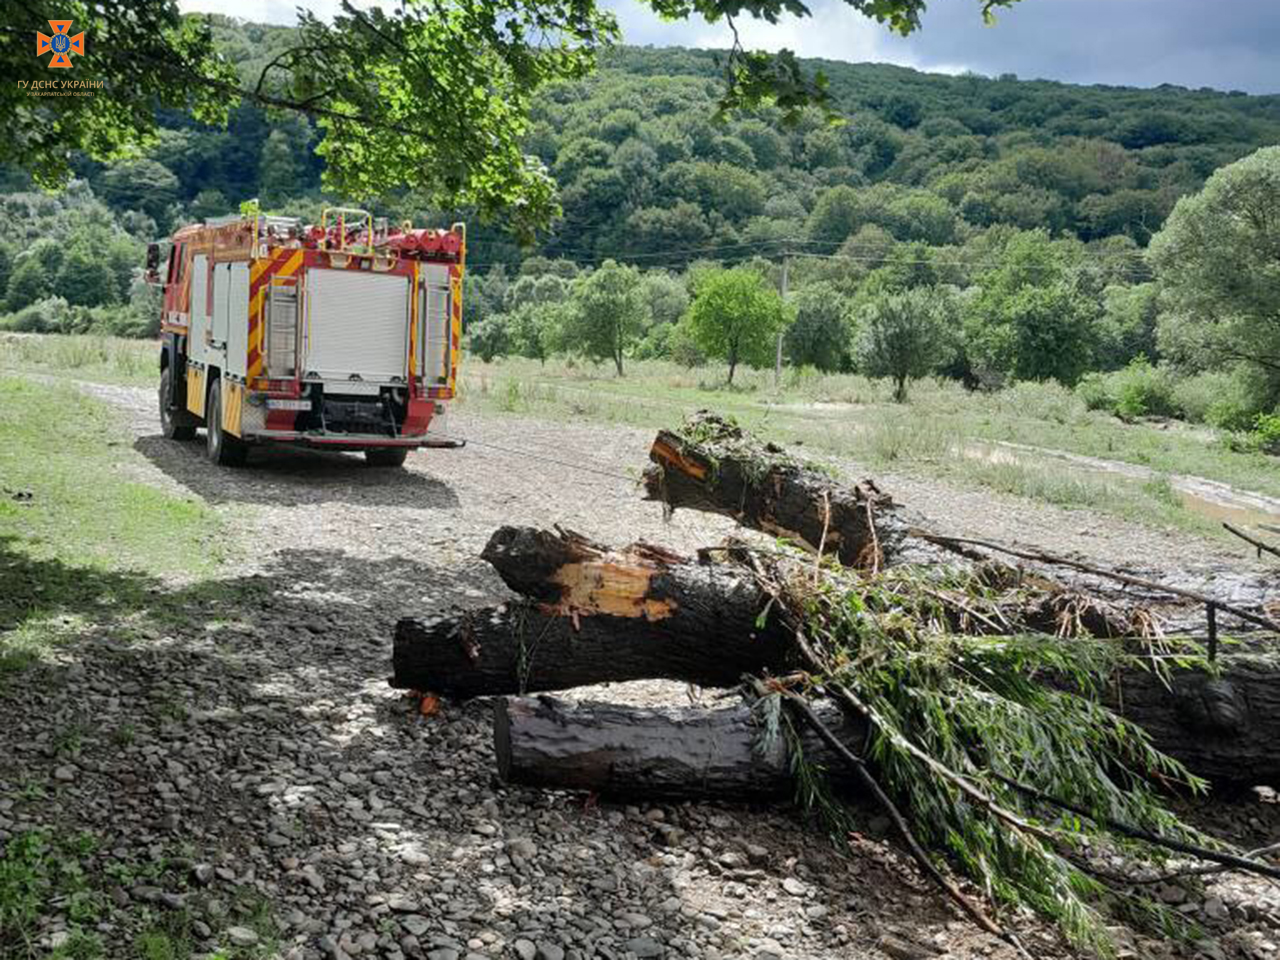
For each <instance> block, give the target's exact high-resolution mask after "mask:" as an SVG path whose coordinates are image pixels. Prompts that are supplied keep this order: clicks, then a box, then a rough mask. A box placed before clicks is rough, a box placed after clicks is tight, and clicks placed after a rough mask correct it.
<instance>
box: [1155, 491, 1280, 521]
mask: <svg viewBox="0 0 1280 960" xmlns="http://www.w3.org/2000/svg"><path fill="white" fill-rule="evenodd" d="M1175 492H1176V493H1177V494H1178V499H1179V500H1180V501H1181V502H1182V505H1183V506H1184V507H1185V508H1186V509H1188V510H1190V511H1191V512H1192V513H1198V514H1200V516H1202V517H1208V518H1209V519H1210V520H1217V521H1219V522H1222V521H1226V522H1227V523H1229V524H1231V525H1232V526H1233V527H1260V528H1262V529H1264V530H1270V531H1272V532H1276V531H1280V513H1271V512H1266V511H1259V510H1251V509H1249V508H1248V507H1242V506H1235V505H1232V504H1227V503H1220V502H1218V501H1216V500H1210V499H1208V498H1206V497H1202V496H1200V495H1199V494H1197V493H1196V492H1195V491H1192V490H1179V489H1177V488H1176V487H1175Z"/></svg>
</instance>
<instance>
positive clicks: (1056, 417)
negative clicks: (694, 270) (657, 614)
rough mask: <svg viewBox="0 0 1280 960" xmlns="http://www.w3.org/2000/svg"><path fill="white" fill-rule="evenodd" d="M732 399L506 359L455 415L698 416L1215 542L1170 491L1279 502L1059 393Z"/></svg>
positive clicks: (1186, 436)
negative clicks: (1015, 449) (1062, 456)
mask: <svg viewBox="0 0 1280 960" xmlns="http://www.w3.org/2000/svg"><path fill="white" fill-rule="evenodd" d="M738 379H739V380H740V382H736V383H735V384H734V386H733V387H732V388H727V387H726V386H725V385H724V383H723V372H722V371H721V370H720V369H718V368H706V369H701V370H699V369H694V370H687V369H685V368H682V367H679V366H676V365H674V364H669V363H662V362H645V363H633V364H631V366H630V368H629V370H628V373H627V375H626V376H625V377H621V378H619V377H617V376H615V375H614V374H613V372H612V371H611V370H607V369H605V368H604V367H594V366H582V365H575V364H570V363H565V362H563V361H549V362H547V363H545V364H540V363H538V362H536V361H528V360H512V359H508V360H503V361H499V362H495V363H491V364H484V363H481V362H479V361H477V360H475V359H469V360H468V362H467V364H466V366H465V367H464V373H463V383H462V401H461V402H462V403H465V404H467V405H468V406H470V407H472V408H478V409H481V410H487V411H493V412H498V413H503V412H505V413H525V414H531V415H537V416H551V417H556V416H559V417H571V418H585V419H591V420H599V421H604V422H617V423H627V424H633V425H637V426H645V427H656V426H659V425H670V424H672V423H675V422H678V420H679V418H680V417H682V416H683V415H684V414H685V413H687V412H689V411H692V410H696V409H699V408H702V407H707V408H711V409H714V410H716V411H719V412H722V413H730V414H732V415H734V416H735V417H737V418H738V420H739V421H740V422H741V423H743V424H744V425H745V426H748V427H751V428H753V429H757V430H760V431H762V432H764V433H766V434H767V435H768V436H769V437H771V438H773V439H775V440H778V441H781V442H787V443H800V444H803V445H804V447H805V448H807V449H809V450H811V451H812V452H814V453H815V454H823V453H825V454H829V455H835V456H840V457H849V458H853V459H856V460H858V461H860V462H862V463H865V464H866V465H867V466H869V467H872V468H874V469H880V470H893V471H897V472H902V473H909V474H914V475H919V476H927V477H940V478H943V479H947V480H954V481H956V482H959V483H963V484H966V485H975V486H980V487H985V488H990V489H994V490H998V491H1000V492H1003V493H1010V494H1018V495H1022V496H1027V497H1030V498H1032V499H1035V500H1040V501H1044V502H1048V503H1053V504H1058V505H1061V506H1067V507H1084V508H1089V509H1095V510H1099V511H1102V512H1105V513H1111V514H1115V515H1118V516H1123V517H1127V518H1130V519H1135V520H1139V521H1142V522H1146V523H1149V524H1153V525H1156V526H1176V527H1180V528H1183V529H1189V530H1193V531H1197V532H1202V533H1213V534H1214V535H1218V534H1220V533H1221V531H1220V527H1219V523H1218V521H1217V520H1216V519H1214V518H1211V517H1207V516H1204V515H1202V514H1200V513H1199V512H1197V511H1196V510H1195V509H1189V508H1188V506H1187V505H1186V504H1185V503H1184V501H1183V499H1182V498H1181V497H1180V496H1179V495H1178V494H1177V492H1176V491H1175V490H1174V489H1173V486H1172V484H1171V483H1170V480H1169V478H1170V477H1172V476H1174V475H1179V474H1187V475H1192V476H1198V477H1204V478H1207V479H1210V480H1215V481H1218V482H1221V483H1226V484H1228V485H1230V486H1233V487H1237V488H1239V489H1242V490H1250V491H1255V492H1258V493H1262V494H1266V495H1269V496H1273V497H1280V470H1277V465H1278V464H1277V461H1276V459H1275V458H1272V457H1267V456H1265V455H1263V454H1246V453H1236V452H1232V451H1229V450H1227V449H1226V448H1225V447H1224V446H1223V445H1222V444H1221V443H1220V442H1219V440H1218V438H1217V437H1216V436H1215V435H1214V434H1213V432H1212V431H1209V430H1206V429H1204V428H1193V427H1190V426H1188V425H1185V424H1179V423H1132V424H1131V423H1124V422H1122V421H1120V420H1118V419H1116V418H1114V417H1111V416H1107V415H1105V414H1102V413H1099V412H1095V411H1090V410H1088V409H1086V408H1085V406H1084V404H1083V402H1081V401H1080V399H1079V398H1077V397H1076V396H1075V395H1074V394H1073V393H1072V392H1071V391H1070V390H1068V389H1066V388H1064V387H1062V386H1060V385H1058V384H1054V383H1043V384H1040V383H1036V384H1032V383H1026V384H1018V385H1015V386H1013V387H1010V388H1008V389H1006V390H1003V391H999V392H995V393H975V392H970V391H967V390H965V389H964V388H963V387H962V386H961V385H959V384H957V383H954V382H950V381H939V380H927V381H922V382H919V383H916V384H914V385H913V387H912V391H911V396H910V401H909V402H908V403H906V404H895V403H893V402H892V399H891V397H890V387H889V385H888V384H887V383H884V382H875V381H870V380H867V379H866V378H865V377H860V376H854V375H824V374H819V373H816V372H814V371H797V370H788V371H784V375H783V383H782V388H781V389H780V390H775V389H774V387H773V375H772V371H753V370H746V371H742V372H741V373H740V375H739V378H738ZM1000 443H1013V444H1022V445H1030V446H1036V447H1042V448H1046V449H1052V450H1060V451H1064V452H1067V453H1071V454H1077V455H1081V456H1088V457H1096V458H1100V459H1105V460H1114V461H1119V462H1121V463H1128V464H1134V465H1137V466H1140V467H1143V468H1146V469H1147V470H1149V471H1151V476H1150V477H1147V478H1144V479H1132V478H1126V477H1121V476H1113V475H1108V474H1103V473H1100V472H1099V471H1097V470H1093V469H1089V468H1087V467H1085V466H1083V465H1080V464H1072V463H1069V462H1065V461H1062V460H1058V459H1054V458H1051V457H1042V456H1035V455H1033V454H1020V455H1017V456H1013V455H1011V454H1010V453H1009V452H1008V451H1007V450H1006V449H998V451H997V452H999V453H1000V454H1001V455H999V456H991V455H989V454H990V453H991V452H992V450H993V445H995V444H1000Z"/></svg>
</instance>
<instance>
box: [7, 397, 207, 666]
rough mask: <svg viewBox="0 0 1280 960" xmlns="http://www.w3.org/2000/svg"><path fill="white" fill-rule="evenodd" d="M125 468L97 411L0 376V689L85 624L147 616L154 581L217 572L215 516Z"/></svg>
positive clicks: (89, 402)
mask: <svg viewBox="0 0 1280 960" xmlns="http://www.w3.org/2000/svg"><path fill="white" fill-rule="evenodd" d="M55 427H56V429H55ZM134 458H136V459H137V461H138V462H139V463H141V462H143V458H142V457H141V455H140V454H136V453H135V452H134V451H133V450H132V448H131V444H130V440H129V436H128V434H127V431H126V430H125V429H124V428H123V426H122V425H121V424H120V423H119V422H118V421H117V419H116V415H115V413H114V412H113V411H112V410H111V409H110V408H109V407H108V406H107V405H106V404H104V403H101V402H100V401H97V400H94V399H92V398H90V397H87V396H85V395H84V394H83V393H81V392H80V391H78V390H76V389H75V388H74V387H71V386H69V385H63V384H57V383H54V384H48V383H39V382H34V381H31V380H27V379H24V378H21V377H13V376H4V375H3V374H0V583H3V584H4V589H3V590H0V680H2V679H3V675H4V673H5V672H8V671H12V670H15V669H18V668H20V667H21V666H22V665H24V664H25V663H26V662H27V661H28V660H29V659H30V658H31V657H32V656H36V655H38V654H39V653H40V652H41V651H43V650H45V649H47V648H49V647H50V646H51V645H52V644H55V643H56V642H57V640H58V639H59V638H60V637H62V636H65V635H68V634H69V633H72V632H74V631H75V630H76V629H78V628H79V627H80V626H81V625H82V624H84V623H86V622H89V621H95V622H99V621H102V620H103V619H110V620H115V619H118V618H122V617H123V618H127V617H128V616H129V615H130V614H131V613H132V612H134V611H137V610H139V609H142V608H144V607H147V606H154V604H155V599H154V597H153V596H152V594H153V593H154V591H155V587H156V584H157V583H158V582H159V580H158V579H157V578H160V577H162V576H168V577H174V576H177V577H179V578H183V579H190V578H196V577H201V576H203V575H206V574H209V573H211V572H212V571H213V570H214V569H216V567H217V565H218V564H219V563H220V561H221V560H222V558H223V550H224V548H223V547H222V545H221V543H222V540H221V538H220V537H219V536H218V534H219V531H220V526H221V525H220V521H219V518H218V516H217V514H216V513H215V512H214V511H213V510H212V509H211V508H209V507H207V506H205V505H204V504H203V503H201V502H198V501H195V500H191V499H185V498H180V497H176V496H173V495H170V494H168V493H164V492H162V491H160V490H158V489H156V488H155V487H153V486H150V485H148V484H145V483H142V482H139V481H137V480H135V479H132V478H131V477H130V476H129V472H128V471H129V468H130V466H131V461H132V460H133V459H134Z"/></svg>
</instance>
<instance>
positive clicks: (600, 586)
mask: <svg viewBox="0 0 1280 960" xmlns="http://www.w3.org/2000/svg"><path fill="white" fill-rule="evenodd" d="M650 457H651V459H652V461H653V464H652V466H650V467H649V469H648V470H647V471H646V474H645V477H644V487H645V491H646V496H648V497H649V498H651V499H656V500H659V501H661V502H662V503H664V504H665V505H666V507H667V509H668V510H669V511H674V510H676V509H679V508H690V509H697V510H704V511H713V512H717V513H721V514H725V515H728V516H731V517H733V518H735V519H737V520H738V521H739V522H740V523H741V525H742V526H744V527H749V528H753V529H754V530H758V531H762V532H765V533H767V534H770V535H772V539H770V538H764V537H758V536H757V537H754V538H753V539H752V540H751V541H750V542H748V541H747V540H742V539H733V540H730V541H727V542H725V543H723V544H720V545H716V546H709V547H707V548H705V549H703V550H701V551H699V553H698V555H697V556H694V557H686V556H682V555H679V554H676V553H673V552H672V551H670V550H666V549H663V548H661V547H658V546H654V545H652V544H645V543H637V544H633V545H631V546H627V547H623V548H620V549H611V548H609V547H607V546H604V545H601V544H597V543H593V542H591V541H590V540H588V539H586V538H584V537H582V536H579V535H577V534H574V533H572V532H569V531H566V530H561V529H556V530H538V529H532V528H517V527H503V528H501V529H499V530H498V531H496V532H495V533H494V534H493V536H492V538H491V540H490V541H489V544H488V546H487V547H486V548H485V550H484V553H483V556H484V558H485V559H486V560H487V561H488V562H489V563H490V564H491V565H492V566H493V567H494V569H495V570H496V571H497V572H498V573H499V575H501V577H502V578H503V580H504V581H505V582H506V583H507V584H508V586H510V587H511V589H512V590H514V591H515V592H516V593H518V594H519V595H520V596H521V598H522V599H521V600H519V601H516V602H509V603H505V604H503V605H501V606H498V607H492V608H487V609H480V610H472V611H467V612H453V613H450V614H448V615H444V616H439V617H436V618H432V619H425V620H422V619H406V620H403V621H401V622H400V624H399V625H398V627H397V632H396V637H395V648H394V670H395V674H394V677H393V680H392V682H393V684H395V685H396V686H399V687H403V688H407V689H412V690H418V691H423V692H430V693H432V694H434V695H442V696H451V697H474V696H499V697H501V699H498V700H497V701H496V722H495V746H496V753H497V756H498V762H499V766H500V773H501V774H502V775H503V776H504V777H505V778H506V779H507V780H508V781H510V782H516V783H522V784H529V785H538V786H545V787H552V788H560V789H563V788H580V789H585V790H594V791H598V792H602V793H606V794H613V795H626V796H642V797H650V798H673V797H717V796H719V797H725V798H731V799H742V798H747V797H754V798H764V797H772V796H786V795H788V794H790V795H793V796H796V797H798V798H799V800H800V801H801V802H803V804H805V805H806V806H807V807H808V808H810V809H811V810H813V811H814V812H815V813H816V814H817V815H818V816H819V817H820V818H821V820H822V822H823V823H824V824H825V825H826V826H827V827H828V828H829V829H830V830H831V831H832V832H833V834H834V835H836V836H844V835H847V832H848V831H851V830H852V829H853V824H854V821H853V818H852V816H851V812H850V811H851V809H852V808H851V807H850V804H851V803H853V802H860V803H863V804H865V803H867V802H868V801H870V802H873V803H876V804H879V805H880V806H881V807H883V809H884V810H885V812H886V813H887V815H888V816H889V818H890V820H891V821H892V822H893V824H894V825H895V827H896V829H897V832H898V833H899V834H900V835H901V837H902V840H903V842H904V843H905V845H906V847H907V848H908V850H909V851H910V852H911V854H912V855H913V856H914V857H915V858H916V860H917V861H918V863H919V865H920V867H921V869H922V870H923V871H925V872H926V874H927V875H928V876H929V877H930V878H931V879H932V880H933V881H935V882H936V883H937V884H938V885H939V886H940V888H941V889H942V890H944V891H945V892H946V894H947V895H948V896H949V897H951V898H952V899H953V900H954V901H955V902H956V904H957V905H958V906H959V907H960V909H962V910H964V911H965V912H966V913H967V914H968V915H969V916H970V917H971V918H972V919H973V920H974V921H975V922H976V923H978V924H979V925H980V926H981V927H982V928H983V929H985V930H987V931H988V932H990V933H993V934H996V935H998V936H1000V937H1002V938H1004V939H1005V940H1007V941H1009V942H1010V943H1011V944H1013V945H1014V947H1015V948H1017V949H1019V950H1021V949H1022V948H1021V946H1020V944H1018V942H1017V938H1016V937H1015V936H1014V934H1013V933H1012V932H1011V931H1009V930H1008V929H1006V928H1005V926H1004V925H1003V924H1002V923H1001V922H1000V921H999V920H998V919H996V917H997V916H999V911H1002V910H1007V908H1009V907H1011V906H1025V907H1030V908H1032V909H1034V910H1035V911H1037V912H1038V913H1039V914H1041V915H1042V916H1044V917H1047V918H1049V919H1051V920H1053V921H1054V922H1056V924H1057V925H1058V926H1059V928H1060V929H1061V931H1062V932H1063V933H1064V934H1065V935H1066V936H1067V937H1068V938H1069V940H1070V941H1071V942H1072V943H1074V944H1075V945H1077V946H1079V947H1082V948H1087V949H1092V950H1094V951H1097V952H1099V953H1103V954H1105V953H1107V952H1108V951H1109V948H1110V941H1109V937H1108V933H1107V924H1108V922H1109V918H1114V917H1121V918H1124V919H1127V920H1129V921H1131V922H1138V923H1140V924H1141V925H1143V926H1148V927H1154V928H1156V929H1158V930H1160V931H1162V932H1166V933H1173V932H1176V931H1177V930H1178V929H1179V928H1180V927H1181V926H1182V925H1183V924H1184V922H1185V921H1183V919H1182V918H1181V916H1180V915H1178V914H1176V913H1173V912H1170V911H1169V910H1168V909H1167V908H1165V907H1164V906H1162V905H1161V904H1160V903H1159V902H1157V901H1155V900H1154V899H1152V898H1151V897H1149V896H1147V895H1146V894H1145V893H1144V892H1143V891H1145V890H1149V889H1151V887H1150V884H1149V883H1144V884H1137V885H1135V884H1134V883H1133V882H1132V881H1133V879H1134V877H1141V878H1143V879H1146V880H1148V881H1149V880H1150V879H1151V878H1152V876H1153V874H1156V873H1159V872H1160V871H1162V870H1164V871H1170V872H1171V873H1177V872H1179V871H1182V872H1185V871H1186V870H1188V869H1199V870H1201V871H1203V870H1204V866H1203V864H1205V863H1208V864H1210V865H1212V866H1213V867H1215V868H1226V869H1237V870H1245V871H1251V872H1254V873H1258V874H1262V875H1266V876H1271V877H1280V869H1277V868H1276V867H1275V866H1272V865H1271V864H1270V863H1268V862H1267V861H1266V860H1265V859H1264V858H1263V856H1262V855H1261V854H1260V853H1259V852H1258V851H1255V852H1254V853H1253V854H1250V855H1245V854H1239V853H1236V852H1233V851H1230V850H1228V849H1227V848H1225V847H1224V846H1223V845H1222V844H1221V843H1218V842H1216V841H1214V840H1212V839H1211V838H1208V837H1205V836H1202V835H1200V834H1199V833H1198V832H1197V831H1196V830H1194V829H1192V828H1191V827H1189V826H1188V825H1186V824H1185V823H1182V822H1180V820H1179V819H1178V818H1177V817H1176V816H1175V815H1174V814H1173V813H1172V812H1170V810H1169V808H1168V805H1167V799H1168V797H1169V796H1170V795H1177V794H1195V793H1199V792H1201V791H1204V790H1206V789H1209V787H1210V784H1212V783H1228V782H1234V783H1245V784H1260V783H1273V784H1280V751H1276V750H1275V749H1274V747H1273V744H1274V743H1275V742H1276V741H1275V738H1276V734H1277V732H1280V731H1277V730H1276V729H1275V728H1276V726H1277V724H1278V723H1280V702H1277V701H1280V684H1277V683H1276V680H1277V679H1278V678H1280V661H1277V659H1276V658H1275V657H1274V656H1273V655H1272V654H1270V653H1269V652H1268V650H1267V648H1266V643H1267V640H1268V639H1269V638H1270V635H1271V634H1274V633H1280V628H1277V626H1276V624H1275V623H1274V622H1272V621H1271V619H1270V618H1269V617H1268V616H1267V614H1266V613H1265V612H1263V611H1261V610H1260V609H1257V608H1248V607H1240V606H1234V605H1231V604H1226V603H1222V602H1219V601H1217V600H1215V599H1214V598H1210V597H1205V596H1201V595H1199V594H1196V593H1193V592H1190V591H1187V590H1185V589H1182V588H1179V587H1175V586H1165V585H1162V584H1161V583H1158V582H1154V581H1151V580H1147V579H1143V578H1141V577H1137V576H1134V575H1132V574H1126V573H1120V572H1117V571H1111V570H1106V569H1102V568H1098V567H1095V566H1091V565H1089V564H1085V563H1081V562H1078V561H1074V560H1069V559H1066V558H1059V557H1054V556H1050V555H1047V554H1044V553H1040V552H1034V551H1024V550H1017V549H1014V548H1008V547H1004V546H1001V545H998V544H993V543H984V542H977V541H964V540H959V539H956V538H950V537H945V536H941V535H936V534H932V533H927V532H925V531H922V530H920V529H918V528H913V527H911V526H909V525H908V523H907V522H906V520H905V519H904V518H903V517H902V511H901V510H900V509H899V507H898V506H897V505H896V504H894V503H893V501H892V500H891V499H890V498H889V497H888V496H886V495H885V494H884V493H883V492H882V491H880V490H879V489H878V488H877V487H876V486H875V485H874V484H873V483H871V482H868V481H864V482H862V483H860V484H857V485H855V486H845V485H842V484H840V483H839V482H838V481H837V480H835V479H834V478H833V477H832V476H831V475H830V474H829V473H827V472H824V471H823V470H822V469H820V468H817V467H814V466H812V465H809V464H806V463H803V462H801V461H799V460H797V459H795V458H793V457H791V456H789V455H788V454H786V453H785V452H784V451H782V450H780V449H778V448H776V447H774V446H772V445H769V444H763V443H761V442H759V441H757V440H755V439H754V438H752V437H751V436H749V435H748V434H746V433H744V432H743V431H742V430H741V429H739V428H738V427H737V426H736V425H734V424H733V423H732V422H731V421H726V420H723V419H720V418H718V417H715V416H712V415H709V414H699V415H696V416H694V417H692V418H690V419H689V420H688V421H687V422H686V423H685V424H684V426H683V427H682V428H681V429H680V430H679V431H662V432H661V433H660V434H659V435H658V437H657V439H656V440H655V442H654V444H653V447H652V450H651V453H650ZM1001 557H1011V558H1013V559H1017V560H1019V561H1020V562H1019V563H1018V565H1011V563H1010V562H1009V561H1007V560H1005V559H1001ZM1059 571H1069V573H1059ZM1063 576H1070V577H1071V579H1070V580H1067V579H1063V578H1062V577H1063ZM1202 610H1206V611H1208V613H1207V616H1206V615H1202V614H1201V613H1200V611H1202ZM1219 615H1221V616H1222V617H1223V618H1224V621H1225V622H1230V623H1231V624H1233V625H1235V626H1237V627H1239V632H1237V633H1235V634H1233V640H1232V642H1228V640H1227V638H1225V637H1224V638H1222V639H1221V641H1220V640H1219V638H1218V636H1217V630H1218V616H1219ZM1170 624H1176V625H1178V631H1177V634H1176V635H1174V634H1172V633H1171V632H1170V631H1169V629H1168V625H1170ZM1209 633H1212V637H1210V636H1209ZM1242 637H1243V639H1240V638H1242ZM1210 641H1211V642H1210ZM1210 646H1212V647H1213V648H1214V651H1215V656H1214V657H1213V659H1212V660H1210V658H1209V657H1208V655H1207V654H1208V648H1209V647H1210ZM1219 646H1221V652H1217V648H1218V647H1219ZM652 678H666V679H673V680H681V681H685V682H687V683H690V684H697V685H700V686H703V687H719V688H726V689H736V690H737V691H739V693H740V697H736V698H734V699H733V700H732V701H731V702H730V704H729V705H728V706H719V707H715V708H708V707H694V706H687V707H669V708H661V709H655V708H647V709H646V708H637V707H629V706H625V705H621V704H610V703H596V702H568V701H562V700H558V699H555V698H552V697H547V696H538V697H530V696H528V695H529V694H531V693H536V692H539V691H552V690H563V689H569V688H573V687H579V686H584V685H589V684H597V683H602V682H608V681H622V680H634V679H652ZM1268 852H1269V851H1268ZM1117 858H1119V860H1117ZM1117 862H1122V863H1126V864H1127V866H1126V868H1125V869H1121V870H1117V869H1116V867H1115V864H1116V863H1117ZM1103 864H1105V865H1106V867H1105V868H1104V867H1103V866H1102V865H1103ZM1188 864H1190V866H1188ZM948 865H950V867H951V868H955V869H958V870H959V871H960V872H961V873H963V874H965V875H967V876H968V877H969V878H971V879H972V880H973V881H975V883H976V884H977V885H978V887H979V888H980V889H981V890H982V891H984V892H985V894H986V896H987V898H988V899H989V901H990V904H991V906H992V907H994V909H995V911H997V913H995V914H993V913H991V912H989V909H988V908H984V907H982V906H979V905H978V904H977V903H976V902H975V901H974V900H973V899H972V898H970V897H968V896H966V895H964V894H963V893H962V892H961V891H960V889H959V888H958V887H957V886H956V885H955V883H953V882H952V881H951V880H950V879H948V874H947V871H948Z"/></svg>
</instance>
